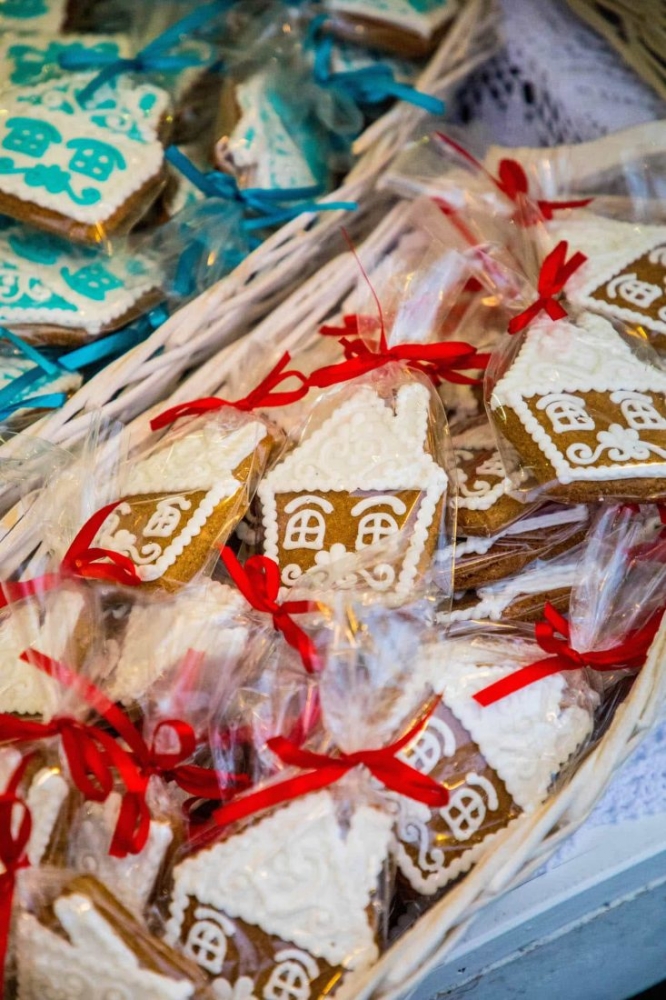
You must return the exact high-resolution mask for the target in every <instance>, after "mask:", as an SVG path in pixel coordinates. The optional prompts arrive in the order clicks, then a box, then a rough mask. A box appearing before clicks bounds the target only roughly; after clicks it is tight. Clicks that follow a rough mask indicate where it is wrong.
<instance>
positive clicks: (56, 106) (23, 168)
mask: <svg viewBox="0 0 666 1000" xmlns="http://www.w3.org/2000/svg"><path fill="white" fill-rule="evenodd" d="M94 78H95V76H94V74H90V73H83V74H71V75H69V76H67V77H65V78H64V80H58V81H54V80H51V81H47V82H45V83H40V84H37V85H35V86H32V87H15V88H13V89H12V90H9V91H7V92H6V93H5V95H4V97H3V109H4V114H3V116H2V119H1V120H0V212H2V213H3V214H5V215H10V216H12V217H14V218H17V219H20V220H22V221H28V222H30V223H31V224H32V225H35V226H37V227H38V228H41V229H46V230H49V231H51V232H55V233H59V234H63V235H65V236H67V237H68V238H70V239H73V240H76V241H81V242H87V243H99V242H101V241H103V240H104V239H105V238H106V236H108V235H110V234H120V233H126V232H128V230H129V229H131V228H132V226H133V225H135V224H136V222H137V221H138V219H140V218H141V216H142V215H143V214H145V212H146V211H147V210H148V208H149V207H150V205H151V204H152V202H153V201H154V200H155V198H156V197H157V195H158V194H159V192H160V190H161V187H162V185H163V182H164V178H165V170H164V149H163V146H162V143H161V142H160V141H159V138H158V129H159V128H160V125H161V122H162V120H163V117H164V115H165V113H166V111H167V108H168V95H167V94H166V92H165V91H163V90H162V89H161V88H159V87H153V86H151V85H148V84H140V85H134V84H133V83H132V82H131V81H130V80H129V78H128V77H127V76H121V77H119V78H118V79H117V80H115V81H114V82H113V83H112V84H105V85H104V86H101V87H100V88H99V89H98V90H96V91H95V93H94V95H93V96H92V98H91V99H90V100H89V101H86V103H85V107H82V106H81V101H80V95H81V93H82V91H83V89H84V88H85V86H86V84H88V83H89V82H91V81H92V80H93V79H94Z"/></svg>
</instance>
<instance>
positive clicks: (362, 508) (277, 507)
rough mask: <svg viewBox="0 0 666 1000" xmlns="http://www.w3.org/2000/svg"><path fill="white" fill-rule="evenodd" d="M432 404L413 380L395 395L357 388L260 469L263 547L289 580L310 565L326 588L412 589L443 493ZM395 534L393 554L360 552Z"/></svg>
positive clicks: (403, 592) (434, 533) (436, 526)
mask: <svg viewBox="0 0 666 1000" xmlns="http://www.w3.org/2000/svg"><path fill="white" fill-rule="evenodd" d="M430 407H431V399H430V392H429V390H428V389H427V388H426V386H425V385H423V384H421V383H418V382H413V383H409V384H403V385H401V386H400V387H399V388H398V389H397V390H396V391H395V399H394V401H392V400H391V399H390V398H389V399H387V398H383V397H382V396H381V395H380V394H379V393H378V392H377V391H375V390H374V389H372V388H370V387H369V386H358V387H356V388H355V389H354V390H353V391H352V392H351V394H349V393H347V394H346V397H345V398H344V401H343V402H341V403H340V405H339V406H338V407H337V409H335V410H334V412H332V414H331V415H330V416H329V417H328V419H326V420H325V421H324V422H323V423H322V424H321V425H320V426H319V427H317V428H316V429H315V430H313V431H312V432H311V433H309V434H308V433H306V435H305V437H304V438H303V439H302V440H301V441H300V442H299V444H297V445H296V447H295V448H294V449H293V451H291V452H289V453H288V454H287V455H286V457H285V458H284V459H283V460H282V461H281V462H280V463H279V464H278V465H277V466H275V468H273V469H271V471H270V472H269V473H268V474H267V475H266V477H265V478H264V480H263V481H262V483H261V484H260V486H259V489H258V491H257V496H258V498H259V500H260V502H261V506H262V514H263V526H264V551H265V554H266V555H267V556H269V557H270V558H271V559H274V560H275V562H277V563H278V565H279V566H280V573H281V581H282V584H283V585H284V586H285V587H291V586H293V585H294V584H297V583H299V581H301V578H302V577H303V575H304V574H305V573H309V575H310V577H311V578H313V579H314V580H315V581H316V582H317V584H318V585H319V586H320V587H321V588H322V589H324V590H325V589H326V587H327V586H331V585H333V586H338V587H343V588H344V587H354V586H367V587H369V588H371V589H373V590H377V591H380V592H386V593H392V594H395V595H397V596H399V597H404V596H407V595H408V594H409V593H410V591H411V590H412V588H413V587H414V584H415V582H416V580H417V576H418V573H419V571H420V570H421V569H423V568H424V567H425V566H426V565H427V564H428V562H429V560H430V556H431V553H432V551H433V549H434V546H435V544H436V543H437V540H438V538H439V534H440V530H441V523H440V522H441V509H442V504H443V502H444V500H445V497H446V491H447V477H446V473H445V471H444V469H443V468H442V467H441V466H440V464H439V462H438V461H437V459H436V457H434V455H435V454H436V449H435V448H434V446H433V443H432V437H433V430H432V426H431V419H432V418H431V410H430ZM401 538H402V539H404V540H405V541H406V543H407V547H406V551H401V552H400V554H399V555H398V556H396V555H393V556H392V555H391V553H390V552H387V551H384V552H379V553H378V555H377V556H376V558H371V557H370V554H369V555H368V558H367V559H366V558H363V554H364V550H365V549H372V547H374V546H377V547H379V546H380V545H381V544H382V543H391V542H392V541H393V542H397V541H398V540H399V539H401ZM355 557H356V558H355ZM343 561H345V562H346V563H349V572H346V565H345V563H343ZM341 563H342V565H340V564H341ZM341 570H342V571H341ZM336 575H337V578H336Z"/></svg>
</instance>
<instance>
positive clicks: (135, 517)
mask: <svg viewBox="0 0 666 1000" xmlns="http://www.w3.org/2000/svg"><path fill="white" fill-rule="evenodd" d="M272 445H273V439H272V438H271V437H270V435H269V432H268V429H267V426H266V424H265V423H263V422H262V421H260V420H256V419H253V418H247V417H245V416H244V415H241V414H239V413H238V412H237V411H235V410H233V409H232V408H231V407H228V408H226V407H225V409H224V410H223V411H218V412H217V413H214V414H210V415H207V416H204V417H197V418H195V419H193V420H190V421H188V422H187V423H186V424H183V425H181V426H179V427H177V428H176V429H172V430H170V431H169V432H167V434H165V436H164V437H163V438H162V439H161V440H160V441H159V443H158V444H157V445H156V446H155V448H154V449H153V450H152V451H151V452H150V453H149V454H148V455H146V456H145V457H143V458H140V459H138V460H137V461H136V462H135V463H133V464H132V466H131V468H130V470H129V473H128V476H127V480H126V482H125V483H124V484H123V485H124V499H123V500H122V501H121V502H120V503H119V504H118V506H117V507H116V508H115V509H114V510H113V511H112V513H111V514H110V515H109V517H108V518H107V519H106V521H105V522H104V524H103V525H102V527H101V529H100V531H99V533H98V535H97V538H96V541H95V543H94V544H95V545H100V546H101V547H102V548H106V549H113V550H114V551H116V552H123V553H124V554H125V555H128V556H129V557H130V558H131V559H132V561H133V562H134V563H135V565H136V568H137V573H138V575H139V576H140V577H141V580H142V581H143V582H144V583H145V584H147V585H152V586H156V587H161V588H163V589H165V590H177V589H179V588H180V587H181V586H182V585H183V584H185V583H188V582H189V581H190V580H191V579H192V578H193V577H194V576H195V575H196V574H197V573H198V572H200V570H202V569H203V568H204V566H205V565H206V563H207V562H208V560H209V559H210V557H211V554H212V553H213V552H214V546H215V545H216V544H218V543H222V542H224V541H225V540H226V539H227V538H228V537H229V535H230V534H231V532H232V531H233V529H234V528H235V526H236V524H237V523H238V522H239V521H240V519H241V518H242V517H243V515H244V514H245V512H246V510H247V508H248V506H249V503H250V500H251V498H252V494H253V493H254V489H255V485H256V482H257V480H258V479H259V477H260V476H261V474H262V472H263V471H264V468H265V466H266V462H267V460H268V455H269V453H270V450H271V447H272Z"/></svg>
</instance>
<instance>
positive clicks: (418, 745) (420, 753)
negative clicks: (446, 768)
mask: <svg viewBox="0 0 666 1000" xmlns="http://www.w3.org/2000/svg"><path fill="white" fill-rule="evenodd" d="M455 752H456V740H455V736H454V735H453V732H452V731H451V729H450V728H449V726H447V724H446V723H445V722H442V720H441V719H437V718H432V719H430V721H429V723H428V727H427V729H425V730H424V731H423V732H422V733H421V735H420V736H419V738H418V739H417V740H416V742H415V743H414V744H413V746H412V747H410V751H409V756H408V760H409V763H410V765H411V766H412V767H414V768H416V770H417V771H420V772H421V773H422V774H430V773H431V772H432V771H434V770H435V768H436V767H437V765H438V764H439V762H440V761H441V759H442V757H453V755H454V753H455Z"/></svg>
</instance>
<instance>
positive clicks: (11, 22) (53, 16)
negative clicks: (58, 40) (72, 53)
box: [0, 0, 71, 35]
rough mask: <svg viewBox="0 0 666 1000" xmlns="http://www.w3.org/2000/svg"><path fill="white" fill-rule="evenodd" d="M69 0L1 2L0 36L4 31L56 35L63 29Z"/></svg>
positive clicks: (3, 0) (5, 0)
mask: <svg viewBox="0 0 666 1000" xmlns="http://www.w3.org/2000/svg"><path fill="white" fill-rule="evenodd" d="M70 6H71V2H70V0H2V4H1V5H0V34H4V32H5V31H16V32H24V33H29V34H32V32H48V33H51V34H54V35H55V34H57V33H58V32H59V31H60V30H61V28H63V27H64V25H65V21H66V19H67V16H68V13H69V7H70Z"/></svg>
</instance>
